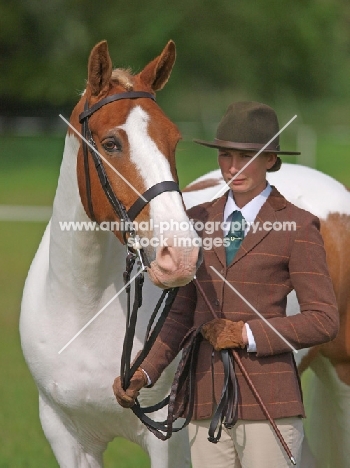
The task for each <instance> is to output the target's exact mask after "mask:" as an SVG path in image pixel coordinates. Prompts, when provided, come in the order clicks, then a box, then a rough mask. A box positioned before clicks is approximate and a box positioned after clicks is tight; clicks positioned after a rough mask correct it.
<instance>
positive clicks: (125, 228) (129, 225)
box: [79, 91, 181, 267]
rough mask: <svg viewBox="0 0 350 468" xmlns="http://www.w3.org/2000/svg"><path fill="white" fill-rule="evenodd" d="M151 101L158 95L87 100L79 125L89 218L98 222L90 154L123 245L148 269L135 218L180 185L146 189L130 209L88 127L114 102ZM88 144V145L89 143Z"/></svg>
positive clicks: (169, 182) (140, 93) (129, 93)
mask: <svg viewBox="0 0 350 468" xmlns="http://www.w3.org/2000/svg"><path fill="white" fill-rule="evenodd" d="M141 98H143V99H152V101H155V96H154V95H153V94H150V93H147V92H145V91H127V92H125V93H117V94H112V95H111V96H107V97H105V98H104V99H101V100H100V101H98V102H97V103H96V104H94V105H92V106H91V107H89V103H88V101H86V102H85V106H84V111H83V112H82V113H81V114H80V115H79V122H80V123H81V133H82V136H83V138H82V147H83V156H84V173H85V189H86V197H87V205H88V211H89V216H90V218H91V219H92V220H93V221H96V217H95V213H94V208H93V203H92V196H91V179H90V169H89V153H90V154H91V157H92V160H93V162H94V165H95V168H96V171H97V175H98V178H99V180H100V184H101V187H102V189H103V191H104V193H105V195H106V197H107V199H108V201H109V203H110V205H111V207H112V209H113V211H114V213H115V214H116V216H117V217H118V218H119V219H120V221H121V223H120V225H121V232H122V236H123V240H124V242H125V243H126V244H127V245H128V248H129V250H130V246H131V247H132V246H133V247H132V248H133V250H134V251H135V252H136V253H137V255H138V257H139V260H140V262H141V265H142V266H143V267H144V266H149V262H148V260H147V257H146V255H145V253H144V251H143V249H142V248H140V245H139V242H138V236H137V234H136V232H135V229H134V226H133V221H134V220H135V218H136V216H137V215H138V214H139V213H140V212H141V211H142V210H143V208H144V207H145V206H146V205H147V204H148V203H149V202H150V201H151V200H152V199H153V198H155V197H157V196H158V195H160V194H162V193H164V192H179V193H181V192H180V188H179V185H178V184H177V183H176V182H174V181H173V180H166V181H163V182H159V183H157V184H155V185H153V186H152V187H150V188H149V189H147V190H146V191H145V192H144V193H143V194H142V196H141V197H138V198H137V200H136V201H135V202H134V204H133V205H132V206H131V207H130V208H129V210H127V209H126V208H125V206H124V204H123V203H122V202H121V201H120V200H119V199H118V197H117V196H116V194H115V193H114V190H113V187H112V185H111V183H110V181H109V179H108V176H107V173H106V170H105V168H104V165H103V164H102V159H101V156H100V154H99V152H98V150H97V145H96V143H95V141H94V139H93V136H92V133H91V130H90V128H89V117H91V115H92V114H94V113H95V112H96V111H98V110H99V109H101V107H103V106H105V105H106V104H110V103H111V102H115V101H120V100H122V99H141ZM87 142H88V143H89V144H87Z"/></svg>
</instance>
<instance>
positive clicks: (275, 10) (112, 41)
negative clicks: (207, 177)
mask: <svg viewBox="0 0 350 468" xmlns="http://www.w3.org/2000/svg"><path fill="white" fill-rule="evenodd" d="M344 11H345V12H346V14H344ZM349 21H350V8H349V6H348V5H347V3H346V0H293V1H288V0H262V1H258V2H247V1H245V0H235V1H233V0H219V1H218V2H216V3H215V4H213V2H212V1H211V0H192V1H190V2H189V1H188V0H177V1H176V3H173V2H164V0H162V1H161V0H149V1H148V2H147V3H145V2H143V1H141V0H131V1H130V2H116V1H115V0H105V1H104V2H103V3H102V2H97V1H96V0H50V1H48V2H43V1H41V0H31V1H30V2H28V1H27V0H12V1H11V3H9V2H6V1H5V0H0V67H1V75H0V96H1V103H2V104H1V109H0V112H1V113H6V110H7V109H10V108H11V107H12V109H15V108H18V107H19V106H30V107H37V106H64V105H72V104H73V103H74V102H76V99H77V94H78V93H79V92H80V91H81V90H82V89H83V88H84V79H85V78H86V64H87V57H88V54H89V52H90V49H91V47H92V46H93V45H94V44H95V43H96V42H98V41H99V40H101V39H107V40H108V43H109V47H110V52H111V56H112V58H113V60H114V62H115V63H114V65H115V66H129V65H131V66H132V68H133V69H134V70H135V71H138V70H140V69H141V68H142V67H143V66H144V64H145V63H146V62H147V61H148V60H150V59H152V58H153V57H154V56H156V55H157V54H159V52H160V51H161V49H162V47H163V46H164V45H165V43H166V42H167V41H168V40H169V39H170V38H172V39H174V40H175V42H176V44H177V48H178V60H177V64H176V67H175V72H174V75H173V79H172V88H171V89H172V90H173V91H174V93H175V91H176V93H177V92H180V87H182V90H184V89H186V88H187V89H188V90H190V91H191V90H195V93H198V92H200V90H203V92H205V91H206V90H207V89H220V90H225V89H230V90H232V89H234V90H235V91H236V92H242V93H249V95H253V96H254V98H258V97H260V98H261V99H270V100H273V99H278V98H279V97H280V96H281V95H282V96H283V95H288V94H291V95H293V96H296V97H300V98H303V99H305V98H307V99H314V98H319V97H324V96H333V95H336V94H337V93H340V92H343V91H344V88H345V85H346V80H345V78H344V76H345V74H346V73H347V71H348V70H349V63H350V60H349V44H350V40H349V37H350V33H349V31H350V29H349V28H348V27H347V26H348V25H349ZM174 93H172V95H173V94H174ZM176 93H175V94H176Z"/></svg>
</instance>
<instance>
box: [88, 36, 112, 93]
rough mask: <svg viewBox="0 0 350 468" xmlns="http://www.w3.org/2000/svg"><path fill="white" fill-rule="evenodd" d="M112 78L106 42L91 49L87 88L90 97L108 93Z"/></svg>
mask: <svg viewBox="0 0 350 468" xmlns="http://www.w3.org/2000/svg"><path fill="white" fill-rule="evenodd" d="M111 76H112V61H111V58H110V56H109V53H108V45H107V41H102V42H99V43H98V44H96V45H95V47H94V48H93V49H92V51H91V53H90V57H89V65H88V86H89V87H90V90H91V94H92V96H97V95H99V94H101V92H102V93H104V92H106V91H108V88H109V80H110V78H111Z"/></svg>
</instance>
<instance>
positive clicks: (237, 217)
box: [225, 210, 244, 266]
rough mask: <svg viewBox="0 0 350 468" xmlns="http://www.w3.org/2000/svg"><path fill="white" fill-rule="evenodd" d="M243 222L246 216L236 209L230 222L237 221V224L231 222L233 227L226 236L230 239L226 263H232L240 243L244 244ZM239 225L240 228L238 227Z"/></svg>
mask: <svg viewBox="0 0 350 468" xmlns="http://www.w3.org/2000/svg"><path fill="white" fill-rule="evenodd" d="M243 222H244V218H243V216H242V213H241V212H240V211H238V210H237V211H234V212H233V213H232V215H231V220H230V223H235V225H232V224H231V228H230V230H229V232H228V234H227V236H226V237H225V238H226V239H228V240H229V245H228V246H227V247H226V265H227V266H228V265H230V263H231V262H232V260H233V259H234V257H235V255H236V253H237V250H238V249H239V247H240V245H241V244H242V241H243V238H244V229H243V227H244V226H243ZM237 227H238V229H237Z"/></svg>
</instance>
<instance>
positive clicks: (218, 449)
mask: <svg viewBox="0 0 350 468" xmlns="http://www.w3.org/2000/svg"><path fill="white" fill-rule="evenodd" d="M275 422H276V424H277V426H278V428H279V430H280V431H281V434H282V436H283V438H284V440H285V441H286V443H287V445H288V447H289V449H290V450H291V452H292V454H293V456H294V458H295V459H296V460H297V467H300V455H301V447H302V441H303V437H304V431H303V422H302V419H301V418H283V419H276V420H275ZM209 425H210V420H208V419H205V420H201V421H192V423H190V425H189V436H190V445H191V458H192V467H193V468H207V467H208V468H287V467H288V468H289V467H291V466H293V465H292V464H291V462H290V460H289V458H288V456H287V455H286V453H285V451H284V449H283V447H282V445H281V443H280V441H279V440H278V439H277V436H276V435H275V433H274V431H273V429H272V427H271V425H270V424H269V423H268V422H267V421H242V420H238V421H237V423H236V424H235V426H234V427H233V428H232V429H226V428H224V427H223V429H222V434H221V439H220V440H219V442H218V443H217V444H213V443H211V442H209V441H208V429H209Z"/></svg>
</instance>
